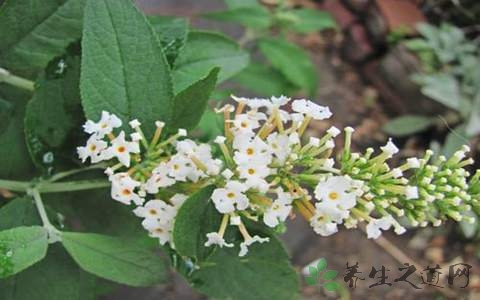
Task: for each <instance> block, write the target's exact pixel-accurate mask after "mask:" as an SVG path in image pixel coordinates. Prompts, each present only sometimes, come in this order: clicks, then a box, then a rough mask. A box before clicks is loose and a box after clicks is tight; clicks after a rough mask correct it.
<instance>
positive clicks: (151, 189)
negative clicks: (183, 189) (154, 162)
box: [144, 162, 176, 194]
mask: <svg viewBox="0 0 480 300" xmlns="http://www.w3.org/2000/svg"><path fill="white" fill-rule="evenodd" d="M175 182H176V181H175V179H172V178H170V177H169V176H168V167H167V164H166V163H164V162H161V163H160V164H159V165H158V166H157V167H156V168H155V169H153V171H152V175H151V176H150V178H148V180H147V181H146V182H145V184H144V188H145V191H146V192H147V193H149V194H156V193H158V191H159V188H161V187H167V186H171V185H173V184H175Z"/></svg>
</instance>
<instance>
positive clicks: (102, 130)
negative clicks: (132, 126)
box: [83, 111, 122, 138]
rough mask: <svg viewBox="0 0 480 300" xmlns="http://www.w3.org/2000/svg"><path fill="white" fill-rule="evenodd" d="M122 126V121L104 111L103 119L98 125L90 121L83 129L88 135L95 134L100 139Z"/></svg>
mask: <svg viewBox="0 0 480 300" xmlns="http://www.w3.org/2000/svg"><path fill="white" fill-rule="evenodd" d="M120 126H122V121H121V120H120V119H119V118H118V117H117V116H115V115H114V114H110V113H108V112H106V111H102V117H101V118H100V121H99V122H98V123H95V122H93V121H91V120H88V121H87V122H86V123H85V125H83V128H84V129H85V132H86V133H89V134H95V135H96V136H97V137H98V138H103V137H104V136H105V135H106V134H109V133H111V132H112V130H113V129H114V128H118V127H120Z"/></svg>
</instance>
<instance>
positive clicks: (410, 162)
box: [407, 157, 420, 169]
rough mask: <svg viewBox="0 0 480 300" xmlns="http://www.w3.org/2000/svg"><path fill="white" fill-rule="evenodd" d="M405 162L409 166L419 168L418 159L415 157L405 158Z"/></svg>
mask: <svg viewBox="0 0 480 300" xmlns="http://www.w3.org/2000/svg"><path fill="white" fill-rule="evenodd" d="M407 164H408V167H409V168H412V169H418V168H420V160H419V159H418V158H416V157H411V158H408V159H407Z"/></svg>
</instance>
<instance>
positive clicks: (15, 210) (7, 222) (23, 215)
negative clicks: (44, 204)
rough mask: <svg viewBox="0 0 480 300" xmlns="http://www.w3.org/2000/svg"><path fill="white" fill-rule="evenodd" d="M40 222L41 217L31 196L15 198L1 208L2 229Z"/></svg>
mask: <svg viewBox="0 0 480 300" xmlns="http://www.w3.org/2000/svg"><path fill="white" fill-rule="evenodd" d="M38 224H40V218H39V216H38V212H37V209H36V208H35V205H34V203H33V201H32V199H31V198H30V197H22V198H16V199H13V200H11V201H10V202H8V203H7V204H6V205H4V206H2V208H1V209H0V230H6V229H10V228H13V227H19V226H33V225H38Z"/></svg>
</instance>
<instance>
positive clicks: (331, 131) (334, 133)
mask: <svg viewBox="0 0 480 300" xmlns="http://www.w3.org/2000/svg"><path fill="white" fill-rule="evenodd" d="M327 132H328V134H330V135H331V136H332V137H336V136H338V135H339V134H340V132H341V131H340V129H338V128H337V127H335V126H332V127H330V128H329V129H328V130H327Z"/></svg>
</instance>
